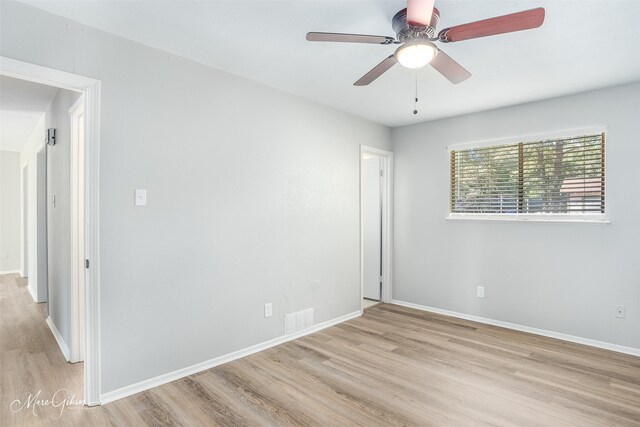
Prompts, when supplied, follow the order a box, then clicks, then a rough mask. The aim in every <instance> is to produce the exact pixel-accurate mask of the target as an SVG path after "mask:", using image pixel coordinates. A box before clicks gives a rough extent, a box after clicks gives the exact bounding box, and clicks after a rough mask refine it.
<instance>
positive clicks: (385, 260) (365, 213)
mask: <svg viewBox="0 0 640 427" xmlns="http://www.w3.org/2000/svg"><path fill="white" fill-rule="evenodd" d="M392 190H393V153H392V152H390V151H385V150H380V149H377V148H373V147H366V146H361V148H360V254H361V255H360V257H361V260H360V261H361V268H360V281H361V297H362V306H361V309H362V310H364V309H366V308H369V307H371V306H373V305H376V304H378V303H380V302H389V301H391V257H392V250H391V248H392V202H393V200H392V193H393V192H392Z"/></svg>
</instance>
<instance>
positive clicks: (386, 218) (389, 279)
mask: <svg viewBox="0 0 640 427" xmlns="http://www.w3.org/2000/svg"><path fill="white" fill-rule="evenodd" d="M363 154H373V155H376V156H379V157H380V158H381V159H382V162H381V164H382V166H381V167H382V170H383V179H382V187H383V189H382V205H383V209H382V292H381V295H380V297H381V301H382V302H390V301H391V298H392V295H393V152H391V151H387V150H381V149H379V148H375V147H368V146H366V145H360V159H359V163H358V164H359V166H360V196H359V198H360V203H359V209H360V215H359V220H360V310H361V311H362V310H364V300H363V295H364V248H363V229H362V226H363V224H362V157H363Z"/></svg>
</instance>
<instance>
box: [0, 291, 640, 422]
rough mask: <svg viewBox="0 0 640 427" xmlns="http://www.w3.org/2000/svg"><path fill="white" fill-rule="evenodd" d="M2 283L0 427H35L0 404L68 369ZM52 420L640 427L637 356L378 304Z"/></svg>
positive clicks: (38, 312) (50, 340)
mask: <svg viewBox="0 0 640 427" xmlns="http://www.w3.org/2000/svg"><path fill="white" fill-rule="evenodd" d="M14 282H15V280H14ZM6 286H16V285H15V284H13V285H12V284H11V283H9V284H7V282H6V280H0V307H1V308H2V317H1V320H2V324H1V325H0V327H1V329H2V332H1V335H0V344H2V347H0V357H1V362H2V365H1V367H2V376H1V377H0V390H1V391H0V401H1V404H2V408H1V409H0V412H1V414H2V418H0V425H2V426H6V425H15V424H18V423H19V424H20V425H23V424H36V423H37V422H36V421H34V420H33V419H34V417H32V416H31V417H30V418H29V417H26V416H23V418H19V419H18V418H10V417H9V416H8V415H7V413H6V412H7V411H6V407H7V405H8V401H9V400H12V399H14V398H15V397H13V396H15V395H16V394H20V393H24V392H26V391H29V390H32V389H34V388H38V387H40V386H41V385H42V384H51V385H52V386H53V383H54V381H53V380H52V379H50V378H49V375H56V374H55V372H56V371H60V372H63V371H64V372H71V371H67V370H68V369H70V365H68V364H65V363H64V361H63V360H61V359H62V356H61V355H60V357H59V358H56V357H55V351H54V350H56V349H57V347H55V345H56V344H55V342H54V341H53V338H52V337H51V336H47V334H46V332H48V331H47V330H46V329H42V330H40V329H38V328H46V326H37V325H34V324H32V323H33V322H32V321H26V320H24V317H25V316H35V317H37V316H40V317H42V313H41V309H38V310H33V309H27V307H22V308H19V306H20V305H23V306H24V305H26V303H24V302H23V303H18V302H14V301H12V300H13V298H14V297H15V295H14V294H15V291H11V292H6V291H3V290H2V287H6ZM12 292H13V294H12ZM18 293H19V294H21V295H20V296H21V297H25V296H26V298H29V296H28V295H22V294H24V293H23V292H22V291H21V290H20V291H18ZM29 300H30V299H29ZM25 301H26V300H25ZM27 302H28V301H27ZM31 304H33V303H31ZM9 310H11V312H12V314H11V315H7V314H5V313H7V312H8V311H9ZM34 311H35V312H36V313H35V314H34ZM41 320H42V319H41ZM25 323H29V325H26V324H25ZM10 324H14V326H11V325H10ZM43 324H44V323H43ZM10 335H14V336H13V337H10ZM28 336H31V338H27V337H28ZM18 344H19V345H18ZM22 345H23V346H24V348H26V349H28V350H25V349H23V348H21V347H20V346H22ZM45 345H46V346H49V349H48V350H46V349H44V347H45ZM27 360H30V361H29V362H27ZM71 369H73V368H71ZM71 376H72V374H70V373H69V374H58V377H59V378H58V379H57V380H56V385H55V386H57V384H58V383H57V381H60V382H64V381H65V380H66V379H69V380H70V381H72V382H73V381H77V380H71V379H70V378H71ZM48 387H49V386H48ZM75 387H77V385H76V386H75ZM43 389H44V387H43ZM9 415H13V414H9ZM49 415H50V414H49ZM41 421H42V419H41ZM47 421H50V420H47ZM58 422H59V423H60V425H103V424H107V425H108V424H112V425H116V426H141V425H184V426H205V425H226V426H236V425H256V426H265V425H303V426H304V425H313V426H342V425H363V426H377V425H421V426H423V425H442V426H450V425H513V426H529V425H532V426H533V425H545V426H564V425H576V426H592V425H593V426H595V425H598V426H602V425H621V426H623V425H624V426H631V425H640V358H636V357H632V356H627V355H622V354H618V353H613V352H609V351H605V350H599V349H594V348H591V347H586V346H581V345H577V344H571V343H566V342H563V341H558V340H553V339H549V338H544V337H539V336H535V335H530V334H525V333H520V332H514V331H510V330H506V329H502V328H497V327H493V326H487V325H482V324H477V323H474V322H469V321H464V320H459V319H455V318H451V317H446V316H440V315H435V314H429V313H424V312H420V311H416V310H412V309H408V308H403V307H399V306H394V305H388V304H379V305H377V306H375V307H372V308H369V309H367V310H366V311H365V314H364V316H363V317H360V318H357V319H354V320H351V321H348V322H346V323H342V324H340V325H338V326H334V327H331V328H328V329H325V330H323V331H321V332H318V333H315V334H312V335H309V336H306V337H304V338H300V339H297V340H295V341H291V342H289V343H286V344H283V345H280V346H278V347H274V348H272V349H269V350H266V351H263V352H261V353H257V354H254V355H252V356H249V357H246V358H243V359H240V360H237V361H234V362H230V363H227V364H225V365H222V366H219V367H216V368H213V369H210V370H207V371H205V372H202V373H199V374H195V375H192V376H190V377H187V378H184V379H181V380H178V381H174V382H172V383H170V384H166V385H163V386H161V387H157V388H154V389H152V390H149V391H146V392H143V393H140V394H137V395H134V396H131V397H128V398H125V399H122V400H119V401H116V402H113V403H110V404H108V405H105V406H104V407H100V408H97V409H84V410H75V411H71V410H67V411H66V412H65V413H64V414H63V417H62V419H61V420H59V421H58ZM43 424H48V423H46V422H43Z"/></svg>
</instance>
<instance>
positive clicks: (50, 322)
mask: <svg viewBox="0 0 640 427" xmlns="http://www.w3.org/2000/svg"><path fill="white" fill-rule="evenodd" d="M47 325H48V326H49V329H50V330H51V333H52V334H53V337H54V338H55V339H56V342H57V343H58V347H60V351H62V354H63V355H64V358H65V360H66V361H67V362H68V361H69V354H70V352H69V347H67V344H66V343H65V342H64V339H62V335H60V331H58V328H56V325H55V323H53V320H52V319H51V316H47Z"/></svg>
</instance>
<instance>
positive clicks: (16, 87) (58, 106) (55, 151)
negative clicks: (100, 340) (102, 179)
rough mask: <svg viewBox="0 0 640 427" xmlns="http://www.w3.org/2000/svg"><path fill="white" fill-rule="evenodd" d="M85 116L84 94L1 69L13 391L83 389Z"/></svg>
mask: <svg viewBox="0 0 640 427" xmlns="http://www.w3.org/2000/svg"><path fill="white" fill-rule="evenodd" d="M84 120H85V117H84V95H83V93H81V92H78V91H73V90H68V89H63V88H58V87H53V86H50V85H45V84H40V83H36V82H31V81H27V80H23V79H19V78H14V77H10V76H6V75H0V128H2V132H1V133H0V157H1V159H2V174H3V177H2V178H3V179H2V192H1V193H0V197H2V201H1V203H0V204H1V205H2V211H3V215H1V216H0V226H1V227H2V229H3V230H4V229H5V228H6V229H12V230H18V232H17V233H4V232H3V233H1V234H0V246H1V248H2V249H0V254H1V253H2V252H4V253H6V254H8V255H7V256H6V259H7V260H8V261H11V262H13V263H12V264H9V263H7V266H6V267H5V265H4V264H0V265H1V268H0V296H1V298H0V300H1V304H2V310H0V312H1V314H0V329H1V334H0V337H6V338H7V340H4V339H3V340H2V342H1V343H0V352H2V358H0V359H1V360H2V372H3V375H2V377H1V378H0V388H2V390H3V394H4V393H5V392H6V393H12V394H13V395H15V399H23V398H26V397H27V396H29V395H30V394H32V395H33V394H35V393H37V392H38V391H41V396H40V398H42V399H51V398H52V397H53V396H54V395H55V393H57V392H58V391H59V390H66V391H65V393H66V394H68V395H69V396H68V397H71V396H75V399H76V400H79V401H82V400H83V396H84V389H83V388H84V387H83V384H84V367H83V364H82V363H77V362H82V361H83V358H84V346H85V340H84V330H85V328H84V317H85V316H84V260H85V250H84V237H85V234H84V210H85V206H84V179H85V177H84V174H83V172H84V128H85V126H84ZM5 163H6V166H7V167H5ZM14 169H15V170H16V171H17V173H15V174H13V175H15V176H13V175H12V176H7V177H4V175H5V172H6V174H8V173H9V172H10V171H13V170H14ZM5 178H6V179H5ZM80 181H82V182H80ZM9 186H11V187H13V188H14V189H15V191H14V189H11V190H9V189H8V187H9ZM5 187H7V189H6V191H5ZM14 194H17V195H18V196H17V197H15V196H14ZM5 210H7V211H10V213H11V214H9V215H5V214H4V211H5ZM13 212H18V214H17V215H14V214H13ZM14 217H15V218H16V219H14ZM16 237H17V238H16ZM14 254H15V258H16V259H17V260H18V261H17V263H16V262H15V261H13V258H14V256H13V255H14ZM0 258H4V257H3V256H0ZM13 266H17V268H12V267H13ZM9 338H10V339H9ZM5 341H6V342H5ZM69 362H72V363H73V364H72V363H69ZM18 385H19V386H18ZM25 387H27V388H28V387H32V388H34V390H27V388H25ZM58 397H60V396H58ZM16 416H19V415H16ZM0 424H2V423H0Z"/></svg>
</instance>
